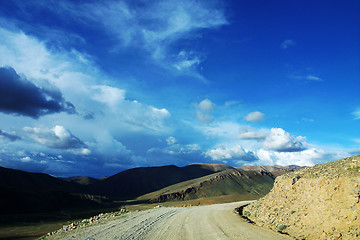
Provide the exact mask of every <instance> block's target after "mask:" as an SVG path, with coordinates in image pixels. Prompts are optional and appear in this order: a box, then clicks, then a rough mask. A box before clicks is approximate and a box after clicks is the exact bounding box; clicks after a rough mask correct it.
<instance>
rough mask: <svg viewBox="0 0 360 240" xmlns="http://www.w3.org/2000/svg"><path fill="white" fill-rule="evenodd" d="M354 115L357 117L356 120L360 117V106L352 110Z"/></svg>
mask: <svg viewBox="0 0 360 240" xmlns="http://www.w3.org/2000/svg"><path fill="white" fill-rule="evenodd" d="M352 115H353V116H354V119H356V120H358V119H360V108H357V109H355V110H354V111H353V112H352Z"/></svg>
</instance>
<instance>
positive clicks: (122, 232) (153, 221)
mask: <svg viewBox="0 0 360 240" xmlns="http://www.w3.org/2000/svg"><path fill="white" fill-rule="evenodd" d="M246 203H248V202H245V201H243V202H235V203H225V204H215V205H209V206H199V207H186V208H185V207H184V208H183V207H179V208H177V207H159V208H155V209H151V210H146V211H140V212H133V213H128V214H126V215H124V216H123V217H120V218H117V219H114V220H111V221H109V222H106V223H102V224H96V225H93V226H90V227H87V228H84V229H76V230H74V231H71V232H65V233H62V234H59V235H57V236H52V237H49V238H47V239H79V240H83V239H88V238H90V239H91V238H93V239H95V240H102V239H104V240H105V239H106V240H108V239H127V240H128V239H174V240H177V239H187V240H201V239H206V240H210V239H218V240H220V239H256V240H259V239H261V240H265V239H274V240H275V239H276V240H280V239H292V238H290V237H288V236H286V235H281V234H278V233H275V232H272V231H270V230H268V229H264V228H260V227H258V226H255V225H253V224H250V223H247V222H246V221H245V220H243V219H242V218H241V217H240V216H239V215H238V214H236V213H235V211H234V209H235V208H236V207H239V206H241V205H243V204H246Z"/></svg>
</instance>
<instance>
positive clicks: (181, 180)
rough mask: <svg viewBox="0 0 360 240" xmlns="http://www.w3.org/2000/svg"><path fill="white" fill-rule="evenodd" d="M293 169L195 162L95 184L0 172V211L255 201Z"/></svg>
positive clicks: (130, 173) (133, 171) (122, 174)
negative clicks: (229, 199) (230, 197)
mask: <svg viewBox="0 0 360 240" xmlns="http://www.w3.org/2000/svg"><path fill="white" fill-rule="evenodd" d="M296 168H298V167H297V166H286V167H281V166H274V167H250V166H249V167H240V168H236V167H231V166H228V165H224V164H202V163H196V164H190V165H188V166H185V167H177V166H175V165H169V166H160V167H140V168H133V169H129V170H125V171H123V172H119V173H118V174H115V175H113V176H110V177H106V178H101V179H95V178H91V177H87V176H83V177H71V178H56V177H53V176H50V175H47V174H44V173H30V172H24V171H20V170H14V169H8V168H3V167H0V191H1V193H2V194H1V195H2V197H1V198H0V212H1V213H2V214H6V213H14V212H15V213H16V212H17V213H19V212H21V213H26V212H43V211H44V212H46V211H59V210H62V209H67V208H79V207H99V206H101V205H102V204H103V203H109V202H113V201H114V200H116V201H119V200H120V201H124V200H130V199H137V200H141V201H147V202H162V201H169V200H172V201H173V200H187V199H196V198H204V197H205V198H206V197H216V196H222V195H234V194H235V195H241V194H242V195H244V196H245V195H246V196H248V197H250V198H254V199H255V198H259V197H261V196H264V195H265V194H266V193H267V192H269V191H270V189H271V187H272V185H273V182H274V180H275V177H276V176H278V175H279V174H282V173H285V172H289V171H293V170H294V169H296Z"/></svg>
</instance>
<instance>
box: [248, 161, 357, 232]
mask: <svg viewBox="0 0 360 240" xmlns="http://www.w3.org/2000/svg"><path fill="white" fill-rule="evenodd" d="M359 199H360V155H357V156H354V157H350V158H345V159H342V160H338V161H335V162H329V163H326V164H322V165H315V166H313V167H307V168H303V169H301V170H298V171H295V172H291V173H288V174H285V175H282V176H280V177H277V178H276V180H275V184H274V187H273V189H272V190H271V191H270V193H269V194H268V195H266V196H265V197H263V198H261V199H260V200H258V201H256V202H254V203H252V204H250V205H248V206H247V207H245V208H244V209H243V215H244V216H246V217H247V218H249V219H250V220H251V221H253V222H255V223H256V224H258V225H260V226H264V227H268V228H271V229H273V230H275V231H279V232H282V233H286V234H289V235H290V236H293V237H295V238H297V239H360V203H359V201H360V200H359Z"/></svg>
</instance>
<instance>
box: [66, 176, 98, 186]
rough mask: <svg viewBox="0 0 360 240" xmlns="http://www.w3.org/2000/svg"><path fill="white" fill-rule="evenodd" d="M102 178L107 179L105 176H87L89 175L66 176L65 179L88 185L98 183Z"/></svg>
mask: <svg viewBox="0 0 360 240" xmlns="http://www.w3.org/2000/svg"><path fill="white" fill-rule="evenodd" d="M102 179H105V178H100V179H96V178H92V177H87V176H81V177H79V176H76V177H68V178H64V180H65V181H68V182H72V183H76V184H79V185H81V186H88V185H91V184H94V183H97V182H99V181H101V180H102Z"/></svg>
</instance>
